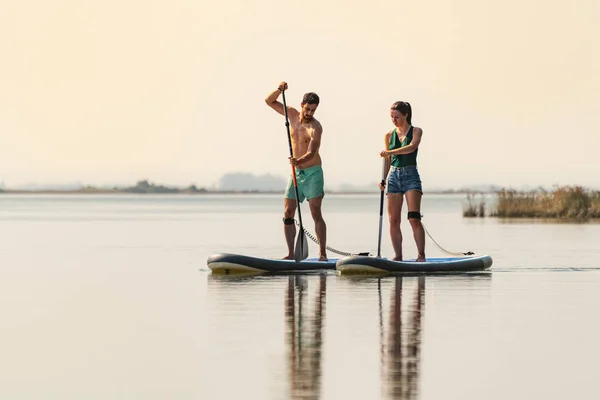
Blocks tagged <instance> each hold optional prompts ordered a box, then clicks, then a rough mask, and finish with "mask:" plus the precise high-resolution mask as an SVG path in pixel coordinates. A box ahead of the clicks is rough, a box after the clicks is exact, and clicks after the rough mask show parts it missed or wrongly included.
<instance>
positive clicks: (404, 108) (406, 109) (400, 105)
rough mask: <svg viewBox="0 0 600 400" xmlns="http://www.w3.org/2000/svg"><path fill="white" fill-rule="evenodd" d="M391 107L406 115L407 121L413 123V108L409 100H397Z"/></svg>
mask: <svg viewBox="0 0 600 400" xmlns="http://www.w3.org/2000/svg"><path fill="white" fill-rule="evenodd" d="M391 109H392V110H396V111H398V112H400V113H402V114H404V115H406V122H408V123H409V124H412V123H411V122H410V120H411V118H412V108H410V104H409V103H408V102H406V101H397V102H395V103H394V104H392V107H391Z"/></svg>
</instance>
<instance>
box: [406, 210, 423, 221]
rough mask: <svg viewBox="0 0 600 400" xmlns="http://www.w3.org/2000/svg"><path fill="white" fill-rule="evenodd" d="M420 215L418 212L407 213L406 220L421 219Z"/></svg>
mask: <svg viewBox="0 0 600 400" xmlns="http://www.w3.org/2000/svg"><path fill="white" fill-rule="evenodd" d="M421 217H422V215H421V213H420V212H418V211H409V212H408V219H411V218H414V219H421Z"/></svg>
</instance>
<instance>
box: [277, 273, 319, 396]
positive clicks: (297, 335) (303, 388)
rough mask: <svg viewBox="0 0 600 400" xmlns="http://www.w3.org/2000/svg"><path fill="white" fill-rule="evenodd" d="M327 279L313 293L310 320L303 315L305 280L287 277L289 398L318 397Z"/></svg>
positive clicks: (286, 309) (304, 308) (305, 300)
mask: <svg viewBox="0 0 600 400" xmlns="http://www.w3.org/2000/svg"><path fill="white" fill-rule="evenodd" d="M326 279H327V275H325V274H322V275H320V276H319V290H318V291H316V293H315V305H314V314H313V316H312V317H311V316H310V315H308V316H306V315H305V314H303V311H304V310H306V306H307V297H306V293H305V292H306V291H307V279H306V277H303V276H300V275H296V276H290V277H288V287H287V296H286V308H285V317H286V335H287V336H286V343H287V344H288V346H289V347H288V353H289V373H290V377H289V385H290V395H291V397H292V398H307V399H318V398H319V397H320V392H321V350H322V343H323V337H322V329H323V319H324V317H325V294H326V290H327V285H326ZM304 312H306V311H304Z"/></svg>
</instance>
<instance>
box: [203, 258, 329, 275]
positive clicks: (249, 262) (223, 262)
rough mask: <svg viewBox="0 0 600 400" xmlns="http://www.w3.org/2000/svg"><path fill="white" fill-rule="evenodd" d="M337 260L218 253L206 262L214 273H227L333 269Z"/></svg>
mask: <svg viewBox="0 0 600 400" xmlns="http://www.w3.org/2000/svg"><path fill="white" fill-rule="evenodd" d="M338 260H339V259H338V258H330V259H329V260H328V261H319V260H318V258H307V259H306V260H302V261H300V262H296V261H294V260H281V259H276V258H261V257H252V256H245V255H242V254H231V253H218V254H213V255H212V256H210V257H208V259H207V260H206V264H207V265H208V268H210V269H211V270H212V271H213V272H214V273H221V274H229V273H240V272H284V271H317V270H322V269H329V270H335V264H336V262H337V261H338Z"/></svg>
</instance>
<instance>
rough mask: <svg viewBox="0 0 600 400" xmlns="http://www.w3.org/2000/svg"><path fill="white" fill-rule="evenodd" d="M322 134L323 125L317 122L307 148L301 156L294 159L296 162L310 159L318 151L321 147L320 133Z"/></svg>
mask: <svg viewBox="0 0 600 400" xmlns="http://www.w3.org/2000/svg"><path fill="white" fill-rule="evenodd" d="M322 134H323V127H322V126H321V124H320V123H318V122H317V126H316V127H315V130H314V131H313V134H312V135H311V138H310V142H309V143H308V150H307V151H306V154H304V155H303V156H302V157H300V158H298V159H296V162H297V164H302V163H305V162H307V161H310V160H311V159H312V158H313V157H314V156H316V155H317V154H318V153H319V148H320V147H321V135H322Z"/></svg>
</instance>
